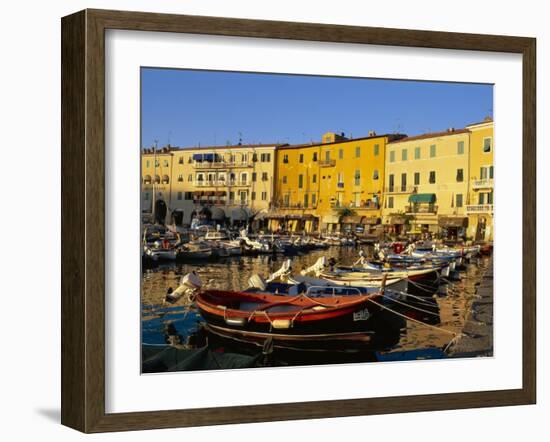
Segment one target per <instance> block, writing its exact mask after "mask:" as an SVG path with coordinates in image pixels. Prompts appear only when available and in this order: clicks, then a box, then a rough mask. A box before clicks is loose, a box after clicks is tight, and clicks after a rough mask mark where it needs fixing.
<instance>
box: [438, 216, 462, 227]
mask: <svg viewBox="0 0 550 442" xmlns="http://www.w3.org/2000/svg"><path fill="white" fill-rule="evenodd" d="M438 224H439V226H440V227H468V217H465V216H440V217H439V219H438Z"/></svg>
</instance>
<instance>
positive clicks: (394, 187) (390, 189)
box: [384, 186, 418, 194]
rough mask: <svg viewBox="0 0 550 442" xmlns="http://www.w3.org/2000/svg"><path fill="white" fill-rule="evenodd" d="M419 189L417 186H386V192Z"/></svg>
mask: <svg viewBox="0 0 550 442" xmlns="http://www.w3.org/2000/svg"><path fill="white" fill-rule="evenodd" d="M417 191H418V188H417V186H388V187H384V193H402V194H406V193H415V192H417Z"/></svg>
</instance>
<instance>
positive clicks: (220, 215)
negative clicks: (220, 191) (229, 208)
mask: <svg viewBox="0 0 550 442" xmlns="http://www.w3.org/2000/svg"><path fill="white" fill-rule="evenodd" d="M210 212H211V218H212V219H213V220H214V221H222V220H224V219H225V212H224V211H223V209H220V208H219V207H212V208H211V209H210Z"/></svg>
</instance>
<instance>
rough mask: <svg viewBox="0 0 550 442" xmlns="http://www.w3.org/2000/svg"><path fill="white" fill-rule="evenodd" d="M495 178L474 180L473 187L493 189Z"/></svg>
mask: <svg viewBox="0 0 550 442" xmlns="http://www.w3.org/2000/svg"><path fill="white" fill-rule="evenodd" d="M492 188H493V179H492V178H485V179H483V180H472V189H492Z"/></svg>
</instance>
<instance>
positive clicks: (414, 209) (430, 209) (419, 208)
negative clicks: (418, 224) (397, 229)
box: [405, 204, 437, 215]
mask: <svg viewBox="0 0 550 442" xmlns="http://www.w3.org/2000/svg"><path fill="white" fill-rule="evenodd" d="M405 213H408V214H413V215H414V214H415V213H428V214H433V215H435V214H436V213H437V206H435V205H433V204H425V205H424V204H411V205H409V206H407V207H406V208H405Z"/></svg>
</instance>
